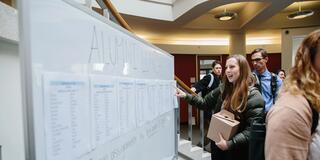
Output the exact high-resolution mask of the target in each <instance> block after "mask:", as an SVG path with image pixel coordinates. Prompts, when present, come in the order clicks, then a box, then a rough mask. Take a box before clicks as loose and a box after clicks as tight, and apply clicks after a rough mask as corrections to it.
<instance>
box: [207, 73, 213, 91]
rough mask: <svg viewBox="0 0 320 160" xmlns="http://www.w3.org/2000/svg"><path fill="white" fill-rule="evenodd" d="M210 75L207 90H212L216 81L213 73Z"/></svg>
mask: <svg viewBox="0 0 320 160" xmlns="http://www.w3.org/2000/svg"><path fill="white" fill-rule="evenodd" d="M209 75H210V82H209V84H208V86H207V88H211V86H212V84H213V81H214V76H213V75H212V73H210V74H209Z"/></svg>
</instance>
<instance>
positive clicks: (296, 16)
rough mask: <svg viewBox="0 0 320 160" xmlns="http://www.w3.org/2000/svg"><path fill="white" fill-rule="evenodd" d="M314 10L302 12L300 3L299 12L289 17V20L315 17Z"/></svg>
mask: <svg viewBox="0 0 320 160" xmlns="http://www.w3.org/2000/svg"><path fill="white" fill-rule="evenodd" d="M313 13H314V12H313V11H312V10H303V11H302V10H301V5H300V3H299V11H297V12H293V13H290V14H289V15H288V16H287V17H288V19H302V18H306V17H309V16H312V15H313Z"/></svg>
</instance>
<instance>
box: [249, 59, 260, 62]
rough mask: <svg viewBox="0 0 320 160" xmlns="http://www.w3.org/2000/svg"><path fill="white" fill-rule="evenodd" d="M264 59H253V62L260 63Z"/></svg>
mask: <svg viewBox="0 0 320 160" xmlns="http://www.w3.org/2000/svg"><path fill="white" fill-rule="evenodd" d="M262 59H263V58H255V59H251V62H259V61H261V60H262Z"/></svg>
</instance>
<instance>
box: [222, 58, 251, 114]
mask: <svg viewBox="0 0 320 160" xmlns="http://www.w3.org/2000/svg"><path fill="white" fill-rule="evenodd" d="M230 58H234V59H236V61H237V62H238V65H239V72H240V74H239V78H238V79H237V81H236V83H235V84H234V85H233V84H232V83H230V82H229V81H228V80H227V77H226V74H225V75H224V78H223V82H224V85H225V86H224V90H223V92H222V99H224V102H223V104H224V107H225V109H226V110H229V111H234V112H238V113H241V112H243V111H244V110H245V109H246V106H247V101H248V100H247V99H248V89H249V84H248V82H249V81H250V74H251V69H250V66H249V63H248V61H247V59H246V58H245V57H244V56H242V55H232V56H229V57H228V59H230ZM228 59H227V60H228Z"/></svg>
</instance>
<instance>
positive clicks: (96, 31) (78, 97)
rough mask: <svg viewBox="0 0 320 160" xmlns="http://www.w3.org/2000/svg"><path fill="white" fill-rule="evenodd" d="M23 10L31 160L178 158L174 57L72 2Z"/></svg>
mask: <svg viewBox="0 0 320 160" xmlns="http://www.w3.org/2000/svg"><path fill="white" fill-rule="evenodd" d="M19 8H20V9H19V11H21V14H20V15H21V16H20V32H21V41H20V44H21V48H20V50H21V51H20V52H21V56H22V65H23V67H22V68H23V69H24V72H23V73H24V75H23V77H24V83H23V87H24V88H25V92H24V100H25V107H26V109H27V110H26V111H27V114H26V120H27V121H26V129H27V131H26V138H27V146H26V151H27V152H26V153H27V157H28V159H32V160H118V159H119V160H120V159H121V160H150V159H153V160H157V159H159V160H160V159H173V158H174V156H175V154H176V132H175V127H176V118H175V114H174V98H175V97H174V90H175V88H174V86H175V82H174V81H173V76H174V73H173V63H174V61H173V57H172V56H171V55H169V54H167V53H166V52H164V51H162V50H160V49H158V48H156V47H154V46H152V45H150V44H148V43H146V42H145V41H143V40H141V39H139V38H137V37H135V36H133V35H132V34H131V33H129V32H127V31H126V30H124V29H122V28H121V27H119V26H117V25H115V24H113V23H112V22H109V21H107V20H106V19H104V17H102V16H100V15H98V14H96V13H94V12H92V11H91V10H89V9H88V8H86V7H84V6H82V5H79V4H77V3H75V2H73V1H72V0H23V1H20V3H19Z"/></svg>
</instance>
